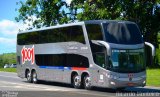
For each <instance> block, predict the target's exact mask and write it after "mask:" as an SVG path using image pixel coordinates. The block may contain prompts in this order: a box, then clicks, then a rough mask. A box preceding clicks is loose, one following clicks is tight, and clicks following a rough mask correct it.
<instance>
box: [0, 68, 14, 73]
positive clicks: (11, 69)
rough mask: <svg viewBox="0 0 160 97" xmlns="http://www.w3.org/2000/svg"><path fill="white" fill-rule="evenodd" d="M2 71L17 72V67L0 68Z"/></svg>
mask: <svg viewBox="0 0 160 97" xmlns="http://www.w3.org/2000/svg"><path fill="white" fill-rule="evenodd" d="M0 71H4V72H15V73H16V72H17V70H16V68H0Z"/></svg>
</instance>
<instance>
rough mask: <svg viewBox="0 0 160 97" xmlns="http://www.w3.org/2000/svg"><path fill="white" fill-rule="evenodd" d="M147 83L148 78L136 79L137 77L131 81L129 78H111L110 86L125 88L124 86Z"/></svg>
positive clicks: (137, 85)
mask: <svg viewBox="0 0 160 97" xmlns="http://www.w3.org/2000/svg"><path fill="white" fill-rule="evenodd" d="M145 85H146V78H141V79H139V80H136V78H135V79H134V78H133V79H132V80H130V81H129V79H127V78H126V79H109V80H108V87H109V88H124V87H139V86H141V87H144V86H145Z"/></svg>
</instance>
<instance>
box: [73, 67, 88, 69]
mask: <svg viewBox="0 0 160 97" xmlns="http://www.w3.org/2000/svg"><path fill="white" fill-rule="evenodd" d="M72 70H87V68H83V67H72Z"/></svg>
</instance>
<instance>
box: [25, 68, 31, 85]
mask: <svg viewBox="0 0 160 97" xmlns="http://www.w3.org/2000/svg"><path fill="white" fill-rule="evenodd" d="M26 74H27V76H26V78H27V82H29V83H31V82H32V80H31V73H30V71H29V70H28V71H27V73H26Z"/></svg>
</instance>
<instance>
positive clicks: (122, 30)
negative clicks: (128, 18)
mask: <svg viewBox="0 0 160 97" xmlns="http://www.w3.org/2000/svg"><path fill="white" fill-rule="evenodd" d="M103 29H104V33H105V41H107V42H109V43H116V44H140V43H143V40H142V35H141V32H140V30H139V28H138V26H137V25H136V24H133V23H104V24H103Z"/></svg>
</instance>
